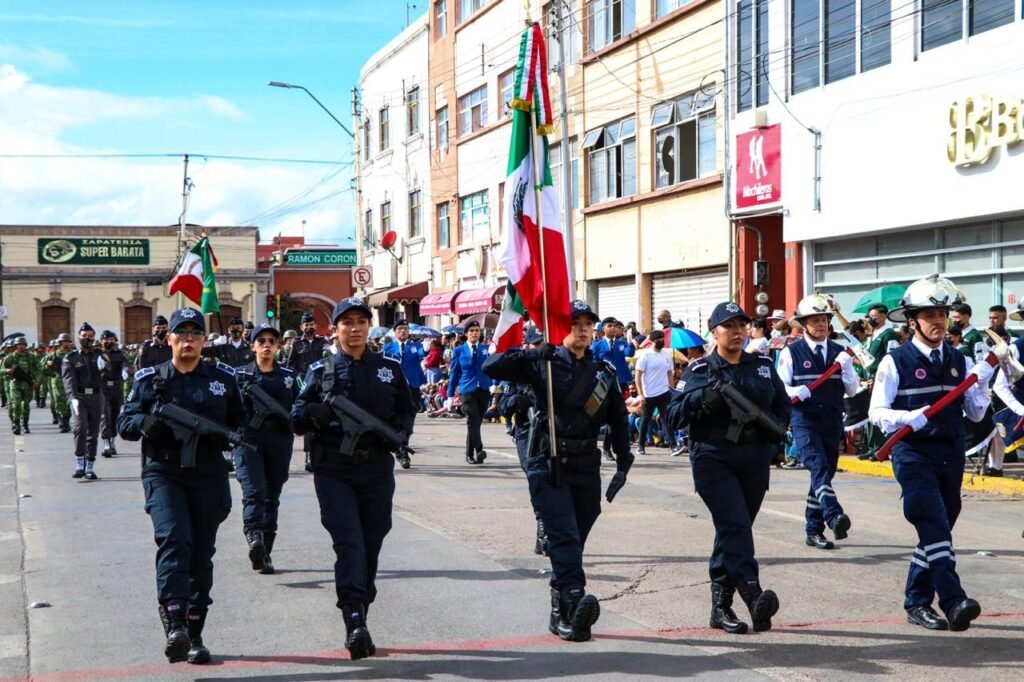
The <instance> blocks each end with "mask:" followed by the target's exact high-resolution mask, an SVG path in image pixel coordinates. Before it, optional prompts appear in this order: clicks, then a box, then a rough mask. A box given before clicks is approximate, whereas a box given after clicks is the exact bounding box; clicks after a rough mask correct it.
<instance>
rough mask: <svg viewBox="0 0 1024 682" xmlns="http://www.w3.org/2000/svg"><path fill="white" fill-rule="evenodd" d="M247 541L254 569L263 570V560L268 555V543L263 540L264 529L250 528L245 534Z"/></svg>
mask: <svg viewBox="0 0 1024 682" xmlns="http://www.w3.org/2000/svg"><path fill="white" fill-rule="evenodd" d="M245 541H246V542H248V543H249V561H251V562H252V570H254V571H260V570H263V560H264V559H265V558H266V556H267V545H266V543H264V541H263V531H261V530H250V531H249V532H247V533H246V534H245Z"/></svg>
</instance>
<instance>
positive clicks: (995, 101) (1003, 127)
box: [946, 95, 1024, 166]
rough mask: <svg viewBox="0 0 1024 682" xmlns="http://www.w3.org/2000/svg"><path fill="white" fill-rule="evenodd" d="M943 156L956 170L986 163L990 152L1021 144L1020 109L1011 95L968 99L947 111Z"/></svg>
mask: <svg viewBox="0 0 1024 682" xmlns="http://www.w3.org/2000/svg"><path fill="white" fill-rule="evenodd" d="M949 128H950V133H949V138H948V140H949V141H948V142H947V143H946V156H947V157H948V158H949V162H950V163H952V164H955V165H957V166H976V165H979V164H982V163H985V162H986V161H988V159H989V157H990V156H991V155H992V152H993V150H995V149H998V148H999V147H1002V146H1003V145H1012V144H1015V143H1017V142H1020V141H1022V140H1024V106H1021V98H1020V97H1016V96H1014V95H1007V96H1005V97H989V96H988V95H969V96H967V97H963V98H961V99H959V100H957V101H955V102H953V104H951V105H950V107H949Z"/></svg>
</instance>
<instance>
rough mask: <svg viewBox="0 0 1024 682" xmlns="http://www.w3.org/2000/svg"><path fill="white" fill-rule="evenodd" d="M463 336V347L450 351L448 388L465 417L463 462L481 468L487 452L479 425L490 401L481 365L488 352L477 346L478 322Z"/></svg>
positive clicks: (479, 344)
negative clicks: (464, 453) (464, 340)
mask: <svg viewBox="0 0 1024 682" xmlns="http://www.w3.org/2000/svg"><path fill="white" fill-rule="evenodd" d="M465 332H466V343H464V344H462V345H461V346H457V347H456V348H455V349H454V350H453V351H452V359H451V368H450V369H449V370H448V386H449V387H451V388H452V389H454V391H455V394H456V395H458V396H459V397H460V398H461V399H462V409H463V411H464V412H465V413H466V462H468V463H469V464H483V462H484V460H485V459H487V451H486V450H484V443H483V438H482V437H481V436H480V424H482V423H483V420H484V412H486V411H487V404H488V403H489V402H490V397H491V394H490V386H491V379H490V378H488V376H487V375H486V374H484V371H483V365H484V360H486V359H487V357H488V356H489V355H490V351H489V350H488V348H487V346H485V345H484V344H483V343H481V342H480V332H481V330H480V323H479V322H476V321H475V320H472V321H470V322H467V323H466V327H465Z"/></svg>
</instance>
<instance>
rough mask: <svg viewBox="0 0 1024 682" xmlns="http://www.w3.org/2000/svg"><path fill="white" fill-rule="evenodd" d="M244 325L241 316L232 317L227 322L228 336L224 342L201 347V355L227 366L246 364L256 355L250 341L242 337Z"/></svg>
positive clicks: (236, 366) (235, 366)
mask: <svg viewBox="0 0 1024 682" xmlns="http://www.w3.org/2000/svg"><path fill="white" fill-rule="evenodd" d="M244 333H245V327H243V326H242V318H240V317H232V318H231V320H230V321H229V322H228V337H227V339H226V340H225V341H224V343H217V344H216V345H213V346H208V347H206V348H203V357H207V358H212V359H215V360H218V361H220V362H223V363H224V364H225V365H227V366H229V367H234V368H236V369H237V368H239V367H244V366H245V365H248V364H249V363H251V362H252V361H253V359H254V358H255V357H256V356H255V354H254V353H253V350H252V348H251V347H250V346H251V342H250V341H248V340H246V339H245V338H243V334H244Z"/></svg>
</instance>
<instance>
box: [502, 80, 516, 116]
mask: <svg viewBox="0 0 1024 682" xmlns="http://www.w3.org/2000/svg"><path fill="white" fill-rule="evenodd" d="M515 82H516V70H515V69H514V68H513V69H509V70H508V71H506V72H505V73H503V74H501V75H500V76H498V89H499V90H501V116H502V118H505V117H508V116H511V115H512V88H513V86H514V85H515Z"/></svg>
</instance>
